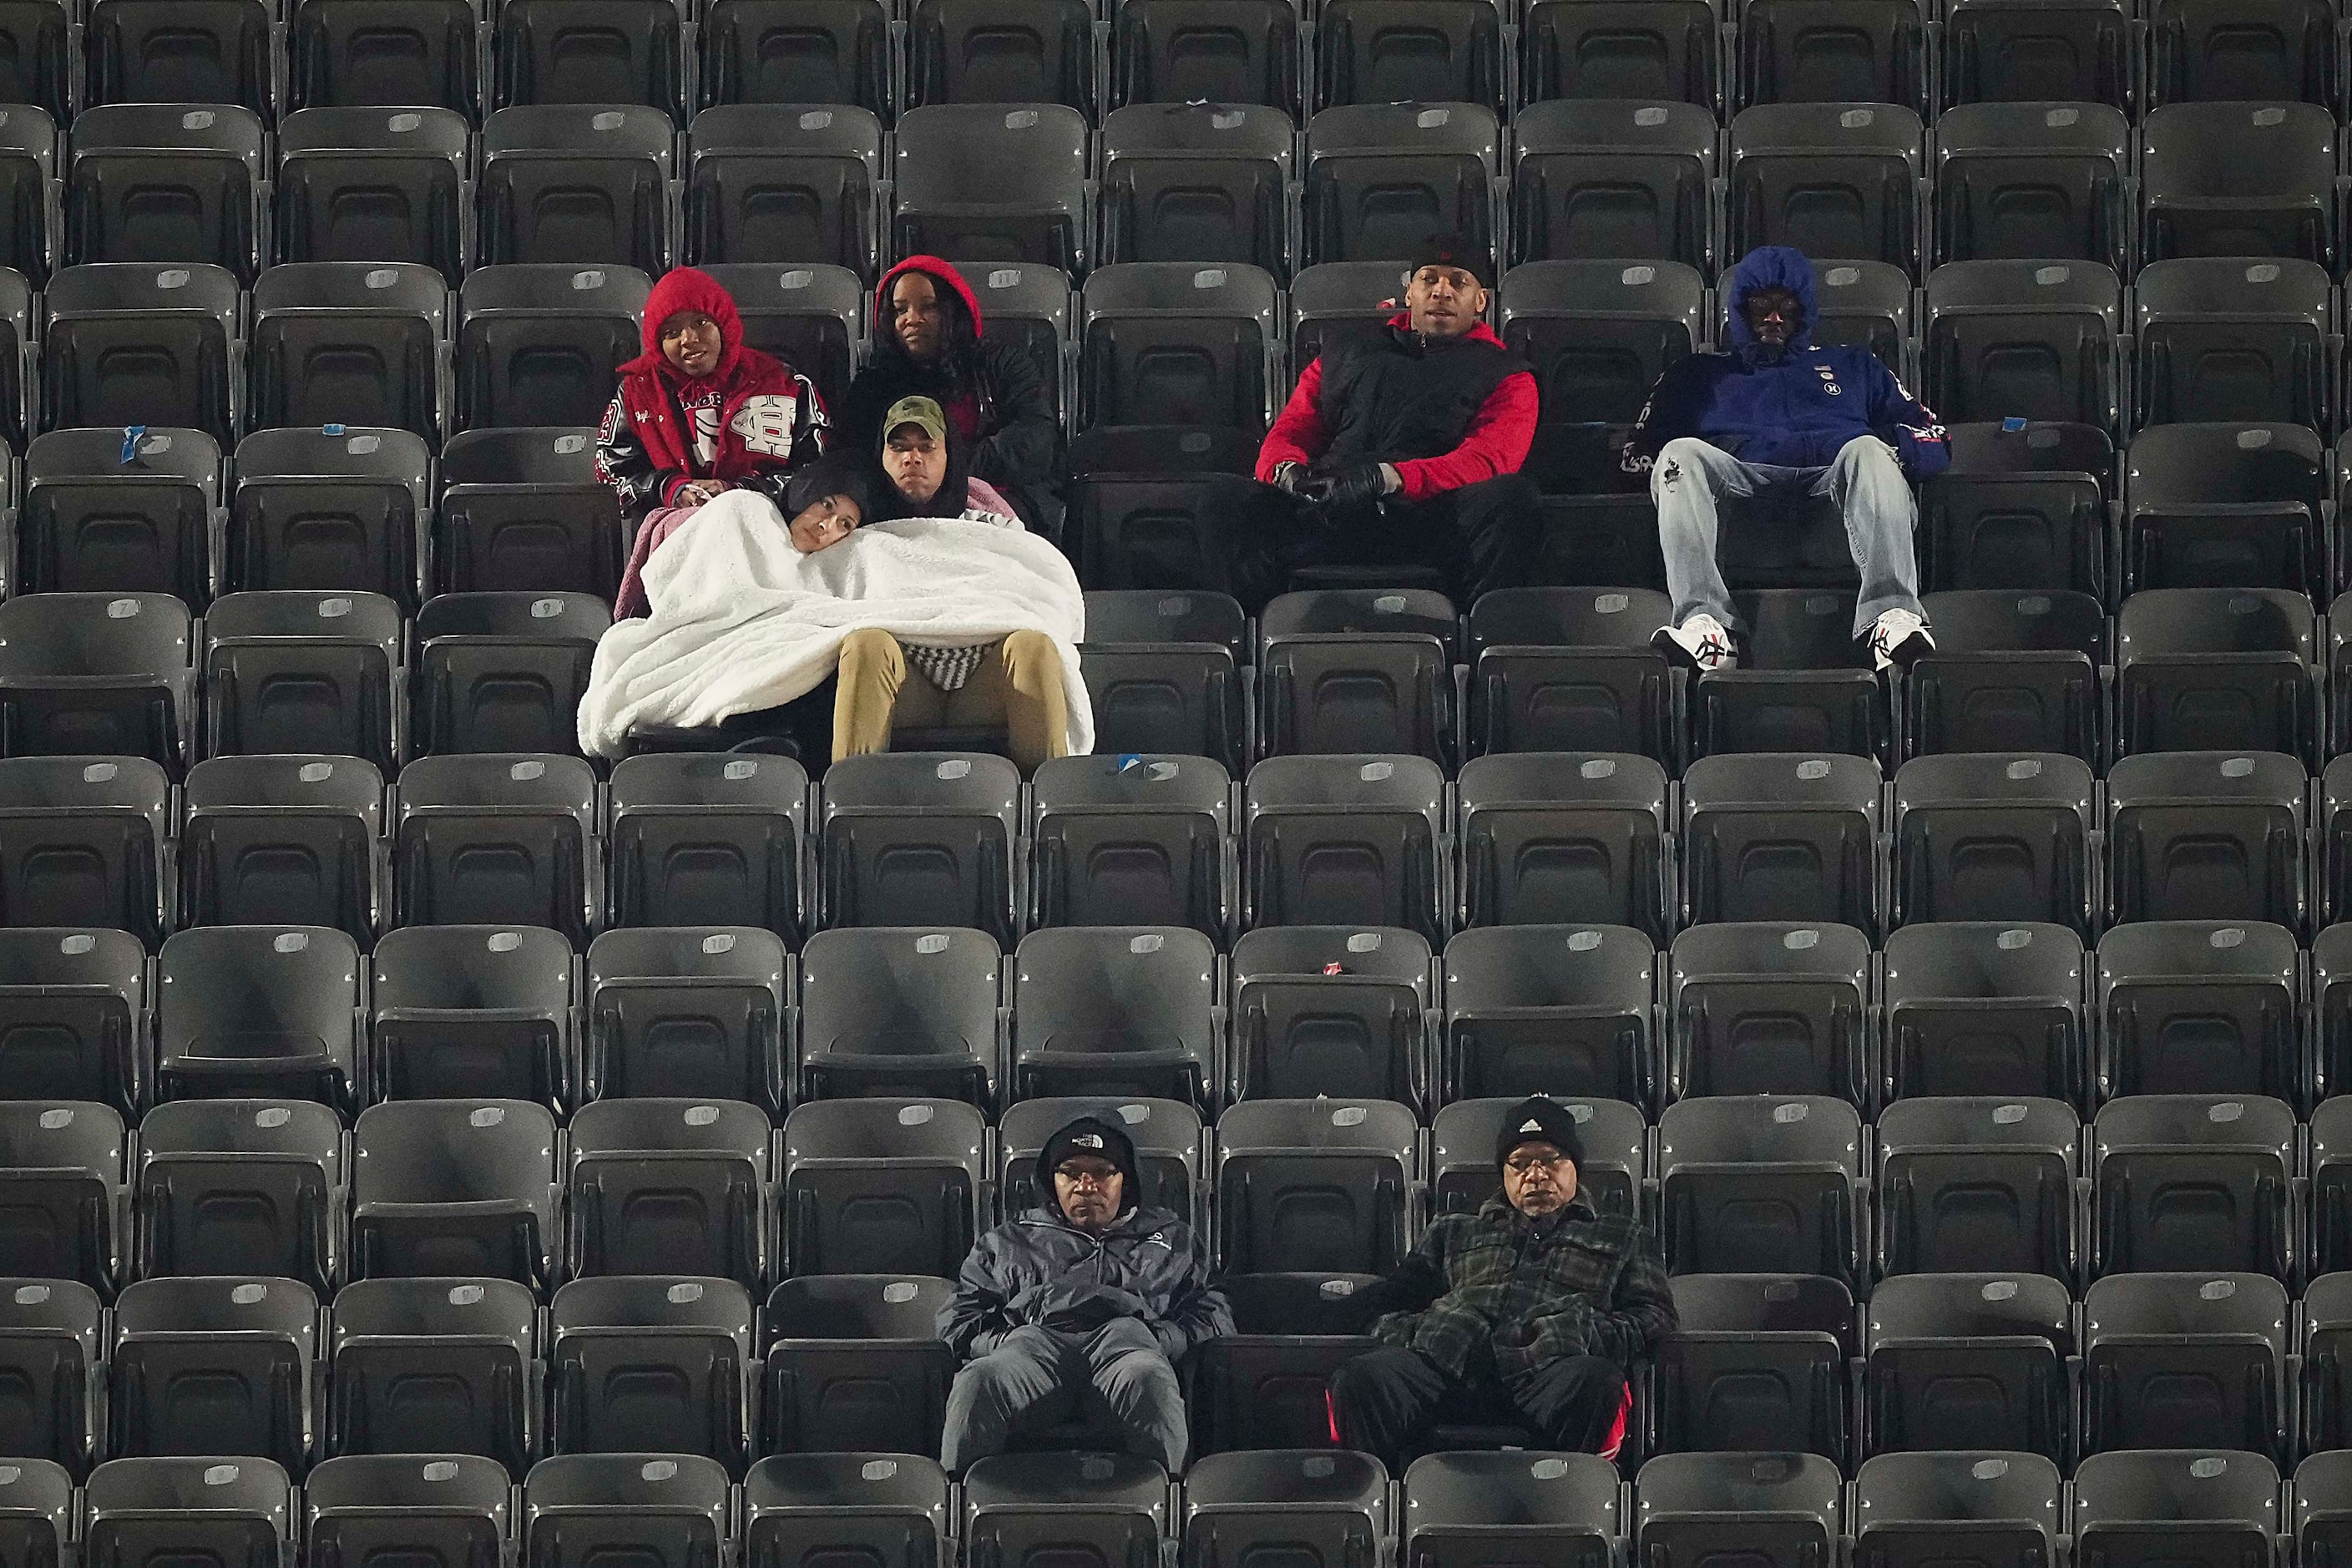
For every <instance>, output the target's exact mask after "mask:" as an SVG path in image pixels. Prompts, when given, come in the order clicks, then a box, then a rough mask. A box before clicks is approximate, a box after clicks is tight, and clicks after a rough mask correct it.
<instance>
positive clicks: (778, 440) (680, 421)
mask: <svg viewBox="0 0 2352 1568" xmlns="http://www.w3.org/2000/svg"><path fill="white" fill-rule="evenodd" d="M680 310H700V311H701V312H702V313H703V314H705V315H707V316H709V318H710V319H711V320H712V321H716V322H718V323H719V367H718V368H717V369H716V370H714V371H712V372H711V373H710V374H709V375H704V376H690V375H688V374H685V373H684V372H682V371H680V370H678V369H677V367H675V366H674V365H672V364H671V363H669V361H667V359H665V358H663V357H662V352H661V325H662V323H663V322H664V321H667V320H669V318H670V317H672V316H674V315H676V314H677V312H678V311H680ZM643 331H644V342H645V351H646V352H645V353H642V354H639V355H638V356H637V357H636V358H635V359H633V360H631V361H629V362H628V363H625V364H624V365H622V366H621V368H620V378H621V384H620V388H619V390H618V391H616V392H615V393H614V395H613V402H612V405H611V406H609V407H607V408H606V409H605V410H604V424H603V426H601V427H600V428H599V429H598V430H597V432H596V477H597V478H599V479H603V480H604V482H605V483H606V484H608V485H610V486H612V487H613V489H614V491H615V492H616V493H617V494H618V495H619V496H620V500H621V510H622V512H623V514H624V515H625V516H626V517H627V518H628V519H629V521H630V522H631V523H632V524H635V523H637V522H640V521H644V519H645V516H646V513H647V512H649V511H651V510H654V509H655V508H656V507H665V506H668V505H670V504H672V503H673V501H674V500H675V499H676V496H677V489H678V487H679V486H681V485H683V484H685V483H687V482H688V480H690V479H725V480H727V481H728V482H729V483H730V484H735V485H740V486H747V487H749V488H751V489H756V490H759V491H760V492H761V494H763V495H765V496H766V497H767V498H768V499H769V500H772V501H774V502H775V503H776V504H777V506H778V508H779V509H781V508H782V505H783V500H784V482H785V479H786V478H787V476H789V475H790V473H791V472H792V470H793V468H795V467H797V466H798V465H800V464H802V463H805V462H808V461H811V460H812V459H814V458H816V457H818V456H819V455H821V454H822V453H823V452H824V447H825V437H826V427H825V426H826V419H825V412H824V400H823V399H822V398H820V397H818V396H817V392H816V385H815V384H814V382H812V381H810V380H809V379H808V377H806V376H804V375H802V374H799V373H798V372H797V371H794V370H793V368H792V367H791V366H790V365H787V364H785V363H782V362H781V361H779V360H776V359H773V358H771V357H770V356H769V355H767V354H764V353H761V352H760V351H759V350H758V349H755V348H752V347H751V346H750V345H748V344H746V343H745V342H743V320H742V317H741V316H740V315H739V314H738V313H737V312H736V310H735V301H734V300H733V298H732V297H731V296H730V295H729V294H728V292H727V290H726V289H725V288H724V287H723V286H722V285H721V284H720V283H719V280H718V279H715V278H713V277H711V276H710V275H709V273H707V272H699V271H697V270H696V269H695V268H691V267H679V268H673V269H671V270H670V271H669V272H667V273H666V274H665V275H664V276H663V278H662V280H661V281H660V282H658V283H656V284H655V285H654V289H653V292H652V294H650V295H649V296H647V297H646V319H645V324H644V329H643Z"/></svg>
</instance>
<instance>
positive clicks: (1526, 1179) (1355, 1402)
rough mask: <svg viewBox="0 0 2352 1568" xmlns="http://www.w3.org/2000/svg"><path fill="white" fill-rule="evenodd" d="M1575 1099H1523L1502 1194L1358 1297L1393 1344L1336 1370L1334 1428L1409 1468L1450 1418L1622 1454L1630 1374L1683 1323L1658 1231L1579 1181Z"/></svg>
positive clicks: (1342, 1437)
mask: <svg viewBox="0 0 2352 1568" xmlns="http://www.w3.org/2000/svg"><path fill="white" fill-rule="evenodd" d="M1583 1157H1584V1149H1583V1145H1582V1143H1581V1142H1580V1140H1579V1139H1578V1137H1577V1131H1576V1121H1575V1119H1574V1117H1573V1116H1571V1115H1570V1112H1569V1109H1568V1107H1566V1106H1564V1105H1561V1104H1560V1103H1559V1102H1558V1101H1557V1100H1549V1099H1546V1098H1544V1097H1542V1096H1540V1095H1538V1096H1537V1097H1536V1098H1534V1099H1532V1100H1525V1101H1522V1102H1521V1103H1520V1104H1518V1105H1516V1106H1514V1107H1512V1108H1511V1110H1509V1112H1508V1113H1507V1114H1506V1115H1505V1116H1504V1118H1503V1129H1502V1132H1501V1134H1500V1136H1498V1137H1497V1138H1496V1143H1495V1163H1496V1166H1498V1167H1499V1169H1500V1173H1501V1176H1502V1182H1503V1187H1502V1191H1501V1192H1500V1193H1498V1194H1496V1195H1495V1196H1494V1197H1491V1198H1489V1199H1487V1200H1486V1204H1485V1205H1484V1206H1482V1207H1481V1208H1480V1209H1479V1210H1478V1212H1477V1213H1475V1214H1466V1215H1446V1216H1445V1217H1444V1218H1443V1219H1441V1220H1439V1221H1437V1222H1436V1223H1435V1224H1434V1225H1433V1226H1430V1227H1429V1229H1428V1230H1427V1231H1426V1232H1424V1233H1423V1236H1422V1238H1421V1245H1420V1246H1418V1247H1414V1248H1413V1250H1412V1254H1411V1256H1409V1257H1408V1258H1406V1259H1405V1260H1404V1262H1403V1264H1402V1266H1401V1267H1400V1268H1398V1269H1397V1270H1396V1271H1395V1272H1394V1273H1392V1274H1391V1275H1390V1276H1389V1277H1388V1278H1387V1279H1382V1280H1381V1282H1380V1283H1379V1284H1377V1285H1374V1286H1372V1287H1370V1289H1366V1290H1363V1291H1360V1292H1359V1293H1358V1296H1357V1300H1358V1302H1359V1303H1360V1304H1361V1305H1363V1306H1364V1307H1365V1309H1366V1310H1370V1311H1385V1312H1386V1314H1387V1315H1386V1316H1384V1317H1382V1318H1381V1319H1380V1320H1379V1321H1377V1322H1376V1323H1374V1324H1373V1326H1372V1335H1373V1337H1374V1338H1375V1339H1377V1340H1379V1341H1380V1342H1381V1349H1379V1350H1376V1351H1370V1352H1366V1353H1364V1354H1362V1355H1360V1356H1357V1357H1355V1358H1354V1359H1353V1360H1351V1361H1349V1362H1346V1363H1342V1364H1341V1365H1340V1367H1339V1370H1338V1371H1337V1372H1336V1373H1333V1374H1332V1378H1331V1426H1332V1435H1333V1436H1334V1438H1335V1439H1336V1440H1337V1441H1338V1442H1339V1445H1340V1446H1341V1447H1348V1448H1360V1449H1362V1450H1364V1451H1366V1452H1368V1453H1370V1454H1374V1455H1377V1456H1379V1457H1380V1458H1381V1460H1382V1461H1384V1462H1385V1463H1387V1464H1388V1465H1389V1466H1390V1468H1391V1469H1392V1470H1401V1469H1402V1465H1403V1463H1404V1460H1405V1458H1407V1457H1408V1454H1409V1452H1410V1450H1411V1449H1412V1445H1413V1443H1414V1441H1415V1440H1416V1439H1417V1438H1419V1437H1421V1436H1423V1435H1424V1434H1425V1433H1426V1432H1427V1431H1428V1429H1429V1428H1430V1427H1431V1426H1436V1425H1438V1424H1440V1423H1442V1422H1451V1423H1460V1424H1465V1425H1489V1424H1494V1425H1506V1424H1507V1425H1522V1426H1529V1427H1532V1428H1533V1429H1534V1431H1535V1434H1536V1441H1537V1443H1538V1445H1540V1446H1543V1447H1550V1448H1555V1449H1564V1450H1568V1451H1571V1452H1578V1453H1588V1454H1596V1453H1597V1454H1606V1455H1610V1456H1612V1457H1613V1456H1614V1455H1615V1453H1616V1448H1617V1445H1618V1443H1619V1442H1620V1441H1622V1437H1623V1435H1624V1428H1623V1410H1624V1405H1625V1378H1626V1374H1627V1373H1628V1372H1629V1371H1630V1370H1631V1369H1632V1367H1633V1363H1636V1362H1638V1361H1641V1360H1643V1359H1645V1358H1646V1357H1647V1356H1648V1355H1649V1354H1650V1353H1651V1352H1652V1350H1653V1349H1654V1347H1655V1346H1656V1344H1657V1342H1658V1340H1659V1338H1660V1337H1661V1336H1662V1335H1664V1334H1666V1333H1669V1332H1671V1331H1673V1329H1674V1327H1675V1300H1674V1297H1673V1295H1672V1294H1671V1293H1669V1291H1668V1289H1667V1288H1666V1266H1665V1259H1664V1257H1663V1256H1662V1255H1661V1254H1660V1253H1659V1250H1658V1244H1657V1242H1656V1240H1655V1239H1654V1237H1652V1236H1651V1235H1650V1233H1649V1232H1648V1231H1647V1230H1645V1229H1643V1227H1642V1226H1640V1225H1639V1224H1637V1223H1635V1222H1634V1221H1633V1220H1630V1219H1624V1218H1621V1217H1618V1216H1616V1215H1601V1214H1600V1213H1598V1212H1596V1211H1595V1210H1594V1208H1593V1207H1592V1205H1591V1202H1590V1201H1588V1200H1587V1199H1585V1198H1584V1197H1583V1196H1581V1195H1580V1194H1579V1192H1578V1191H1577V1182H1576V1167H1577V1163H1578V1162H1579V1161H1580V1160H1581V1159H1582V1158H1583Z"/></svg>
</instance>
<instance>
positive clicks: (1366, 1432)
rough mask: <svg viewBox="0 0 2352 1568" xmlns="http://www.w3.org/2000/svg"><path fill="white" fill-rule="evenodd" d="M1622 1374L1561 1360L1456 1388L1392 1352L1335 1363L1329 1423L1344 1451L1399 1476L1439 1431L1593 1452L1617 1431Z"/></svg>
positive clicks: (1425, 1364) (1594, 1361)
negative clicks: (1449, 1428)
mask: <svg viewBox="0 0 2352 1568" xmlns="http://www.w3.org/2000/svg"><path fill="white" fill-rule="evenodd" d="M1624 1396H1625V1373H1624V1372H1623V1370H1622V1369H1621V1368H1620V1367H1619V1366H1618V1365H1617V1363H1615V1362H1612V1361H1604V1360H1602V1359H1601V1357H1599V1356H1590V1355H1583V1356H1566V1357H1563V1358H1561V1359H1560V1360H1559V1361H1553V1362H1546V1363H1544V1364H1543V1365H1541V1366H1538V1367H1537V1368H1536V1369H1535V1370H1534V1371H1532V1372H1529V1373H1523V1374H1521V1375H1519V1376H1517V1377H1516V1378H1513V1379H1511V1380H1509V1381H1508V1382H1505V1381H1503V1380H1500V1379H1497V1378H1496V1377H1495V1376H1494V1375H1493V1374H1492V1373H1487V1374H1486V1375H1485V1376H1473V1377H1470V1378H1467V1379H1463V1380H1459V1381H1457V1380H1456V1379H1454V1377H1452V1376H1451V1375H1449V1374H1448V1373H1445V1372H1444V1371H1443V1370H1442V1369H1440V1368H1439V1367H1438V1366H1437V1365H1436V1364H1435V1363H1433V1362H1431V1361H1430V1360H1429V1358H1428V1357H1426V1356H1424V1355H1423V1354H1422V1353H1421V1352H1418V1351H1410V1350H1403V1349H1399V1348H1396V1347H1393V1346H1391V1347H1385V1348H1383V1349H1381V1350H1376V1351H1368V1352H1365V1353H1364V1354H1362V1355H1360V1356H1357V1357H1355V1358H1354V1359H1353V1360H1350V1361H1346V1362H1342V1363H1340V1364H1339V1370H1338V1371H1336V1372H1334V1373H1332V1374H1331V1419H1332V1424H1333V1425H1334V1426H1336V1427H1337V1428H1338V1430H1339V1443H1340V1446H1341V1447H1349V1448H1357V1449H1360V1450H1362V1451H1363V1452H1365V1453H1368V1454H1372V1455H1375V1456H1377V1457H1378V1458H1379V1459H1380V1460H1381V1463H1382V1464H1384V1465H1386V1466H1388V1467H1389V1470H1390V1473H1391V1474H1394V1475H1402V1473H1403V1467H1404V1461H1405V1458H1406V1456H1407V1454H1408V1453H1409V1451H1410V1450H1411V1448H1412V1445H1413V1442H1414V1440H1415V1439H1416V1438H1419V1437H1421V1436H1423V1435H1424V1434H1426V1433H1427V1431H1428V1430H1429V1428H1430V1427H1432V1426H1439V1425H1442V1424H1449V1423H1451V1424H1459V1425H1464V1426H1488V1425H1506V1424H1513V1423H1519V1424H1524V1425H1526V1426H1531V1427H1533V1428H1534V1429H1535V1433H1536V1440H1537V1442H1538V1443H1540V1444H1542V1445H1543V1446H1545V1447H1550V1448H1553V1449H1557V1450H1560V1451H1562V1452H1567V1453H1575V1454H1591V1453H1597V1452H1599V1451H1600V1449H1601V1445H1602V1444H1604V1443H1606V1442H1607V1441H1608V1439H1609V1433H1610V1430H1611V1428H1612V1427H1613V1426H1616V1424H1617V1410H1618V1406H1619V1405H1621V1404H1622V1401H1623V1399H1624Z"/></svg>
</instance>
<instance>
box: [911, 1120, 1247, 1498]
mask: <svg viewBox="0 0 2352 1568" xmlns="http://www.w3.org/2000/svg"><path fill="white" fill-rule="evenodd" d="M1037 1187H1038V1191H1039V1193H1040V1194H1041V1195H1044V1196H1045V1198H1046V1201H1045V1203H1042V1204H1040V1205H1038V1206H1036V1207H1035V1208H1033V1209H1030V1210H1029V1211H1028V1212H1026V1213H1024V1214H1023V1215H1021V1216H1020V1217H1019V1218H1018V1219H1014V1220H1011V1221H1008V1222H1007V1223H1005V1224H1003V1225H1000V1226H997V1227H996V1228H995V1229H994V1230H992V1231H990V1232H989V1233H988V1234H987V1235H986V1236H983V1237H981V1238H980V1241H979V1244H978V1245H977V1246H975V1247H973V1248H972V1249H971V1257H969V1258H965V1259H964V1264H963V1270H962V1272H961V1275H960V1276H959V1277H958V1279H957V1280H956V1289H955V1294H954V1296H953V1297H951V1298H950V1300H949V1301H948V1304H947V1305H946V1306H945V1307H943V1308H942V1309H940V1324H939V1329H940V1339H942V1340H944V1341H946V1342H947V1345H948V1349H949V1350H950V1351H951V1352H954V1353H955V1355H956V1356H957V1358H958V1359H959V1360H962V1359H963V1358H966V1357H969V1358H971V1359H970V1360H968V1361H965V1363H964V1366H963V1370H962V1371H961V1372H959V1373H956V1380H955V1385H954V1386H953V1387H952V1388H950V1390H949V1391H948V1408H947V1423H946V1431H945V1433H944V1435H943V1436H942V1439H941V1444H940V1462H941V1463H942V1464H944V1465H945V1466H946V1467H947V1468H948V1469H950V1471H954V1472H956V1473H958V1474H961V1472H962V1470H963V1468H965V1467H966V1466H967V1465H969V1464H971V1462H972V1461H973V1460H974V1459H979V1458H986V1457H987V1456H989V1455H991V1454H994V1453H997V1452H1000V1451H1001V1450H1003V1447H1004V1446H1005V1442H1006V1440H1007V1439H1008V1438H1009V1437H1010V1436H1012V1435H1013V1433H1014V1432H1016V1431H1018V1430H1020V1429H1021V1427H1022V1426H1024V1425H1025V1424H1027V1423H1028V1422H1030V1421H1032V1420H1034V1419H1045V1420H1051V1419H1054V1418H1055V1417H1057V1416H1059V1415H1061V1414H1062V1413H1063V1412H1064V1411H1065V1410H1066V1408H1067V1405H1068V1400H1069V1397H1070V1396H1072V1395H1076V1396H1078V1398H1079V1399H1080V1401H1081V1402H1082V1403H1083V1404H1086V1405H1099V1406H1105V1407H1108V1413H1109V1416H1110V1420H1111V1422H1112V1424H1113V1425H1115V1426H1117V1427H1118V1429H1119V1431H1120V1432H1121V1433H1122V1434H1123V1435H1124V1436H1125V1437H1126V1441H1127V1447H1128V1449H1129V1451H1130V1452H1132V1453H1136V1454H1140V1455H1142V1456H1144V1457H1145V1458H1152V1459H1157V1460H1159V1461H1160V1463H1161V1464H1163V1465H1165V1466H1166V1467H1167V1468H1168V1473H1169V1474H1170V1475H1171V1476H1172V1475H1177V1474H1180V1473H1181V1471H1182V1470H1183V1468H1184V1453H1185V1449H1186V1447H1187V1446H1188V1444H1189V1442H1190V1434H1189V1433H1188V1431H1187V1429H1186V1426H1185V1421H1184V1398H1183V1393H1182V1390H1181V1388H1180V1387H1179V1385H1178V1384H1177V1381H1176V1371H1175V1363H1176V1362H1177V1361H1178V1360H1179V1359H1181V1357H1182V1356H1183V1354H1184V1352H1186V1351H1188V1350H1190V1349H1192V1347H1193V1346H1194V1345H1197V1344H1201V1343H1202V1342H1206V1341H1208V1340H1213V1339H1214V1338H1216V1337H1217V1336H1218V1335H1220V1334H1229V1333H1231V1332H1233V1329H1234V1320H1233V1312H1232V1310H1231V1309H1230V1308H1228V1307H1227V1306H1226V1305H1225V1299H1224V1297H1223V1295H1221V1294H1219V1293H1218V1292H1217V1291H1215V1290H1213V1289H1210V1287H1209V1258H1208V1253H1207V1249H1206V1248H1204V1247H1202V1244H1201V1242H1200V1239H1199V1238H1198V1237H1195V1236H1194V1235H1193V1234H1192V1227H1191V1226H1188V1225H1186V1224H1185V1223H1184V1222H1183V1221H1182V1220H1181V1219H1179V1218H1178V1217H1177V1216H1176V1215H1174V1214H1171V1212H1169V1211H1168V1210H1166V1209H1162V1208H1147V1207H1144V1206H1142V1205H1141V1203H1140V1200H1139V1194H1140V1189H1141V1184H1140V1183H1139V1181H1138V1180H1137V1177H1136V1166H1135V1144H1134V1142H1132V1141H1131V1140H1130V1139H1129V1137H1128V1135H1127V1131H1126V1130H1125V1129H1124V1128H1122V1127H1120V1126H1119V1125H1118V1123H1117V1122H1116V1121H1108V1120H1102V1119H1097V1118H1096V1117H1092V1116H1081V1117H1078V1118H1076V1120H1074V1121H1070V1122H1068V1123H1067V1124H1066V1125H1065V1126H1064V1127H1063V1128H1062V1129H1061V1131H1058V1132H1055V1134H1054V1135H1053V1136H1052V1137H1051V1138H1048V1139H1047V1140H1046V1141H1045V1148H1044V1149H1042V1150H1040V1151H1039V1152H1038V1155H1037ZM1089 1395H1091V1398H1089V1397H1088V1396H1089Z"/></svg>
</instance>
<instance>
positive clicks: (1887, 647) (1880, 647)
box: [1868, 610, 1936, 671]
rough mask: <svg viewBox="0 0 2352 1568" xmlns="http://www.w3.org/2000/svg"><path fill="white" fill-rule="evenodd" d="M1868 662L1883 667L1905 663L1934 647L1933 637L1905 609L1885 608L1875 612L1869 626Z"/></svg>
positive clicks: (1918, 620)
mask: <svg viewBox="0 0 2352 1568" xmlns="http://www.w3.org/2000/svg"><path fill="white" fill-rule="evenodd" d="M1868 640H1869V643H1870V662H1871V666H1872V668H1875V669H1878V670H1881V671H1885V670H1889V669H1892V668H1895V666H1896V665H1898V664H1899V665H1904V666H1906V667H1908V666H1909V664H1910V663H1911V661H1912V660H1913V659H1915V658H1918V657H1919V656H1920V655H1921V654H1923V653H1933V652H1935V651H1936V639H1935V638H1934V637H1929V636H1928V635H1927V622H1925V621H1923V620H1921V619H1920V618H1919V617H1918V616H1916V615H1915V614H1913V613H1912V612H1911V611H1909V610H1885V611H1882V612H1880V614H1879V617H1878V619H1877V620H1876V621H1874V622H1873V623H1872V624H1871V627H1870V637H1869V639H1868Z"/></svg>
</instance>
